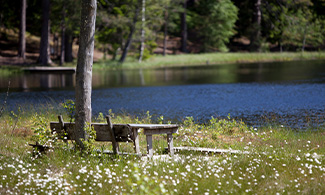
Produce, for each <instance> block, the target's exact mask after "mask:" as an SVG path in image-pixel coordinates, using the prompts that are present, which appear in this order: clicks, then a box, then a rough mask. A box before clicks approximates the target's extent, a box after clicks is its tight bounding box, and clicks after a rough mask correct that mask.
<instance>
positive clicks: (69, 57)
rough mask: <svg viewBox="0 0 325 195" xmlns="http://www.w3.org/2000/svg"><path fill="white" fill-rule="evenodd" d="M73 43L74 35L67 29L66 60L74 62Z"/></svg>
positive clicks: (65, 42)
mask: <svg viewBox="0 0 325 195" xmlns="http://www.w3.org/2000/svg"><path fill="white" fill-rule="evenodd" d="M72 43H73V37H72V33H71V32H70V31H65V38H64V44H65V46H64V48H65V50H64V60H65V62H72V61H73V56H72Z"/></svg>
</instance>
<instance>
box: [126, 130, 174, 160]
mask: <svg viewBox="0 0 325 195" xmlns="http://www.w3.org/2000/svg"><path fill="white" fill-rule="evenodd" d="M127 125H128V126H129V127H130V128H131V129H132V132H133V136H134V146H135V152H136V153H137V154H140V147H139V137H138V131H139V129H143V134H144V135H146V140H147V154H148V156H149V157H150V158H151V157H152V156H153V149H152V135H157V134H167V144H168V152H169V154H170V155H171V156H173V155H174V148H173V147H174V146H173V133H177V130H178V125H175V124H127Z"/></svg>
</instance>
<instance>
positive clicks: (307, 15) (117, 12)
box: [0, 0, 325, 65]
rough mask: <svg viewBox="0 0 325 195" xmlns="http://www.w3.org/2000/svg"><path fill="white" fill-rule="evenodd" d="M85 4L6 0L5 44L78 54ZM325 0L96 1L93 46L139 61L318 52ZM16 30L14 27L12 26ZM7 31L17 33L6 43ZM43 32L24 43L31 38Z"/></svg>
mask: <svg viewBox="0 0 325 195" xmlns="http://www.w3.org/2000/svg"><path fill="white" fill-rule="evenodd" d="M80 10H81V3H80V2H79V1H77V0H66V1H64V0H43V1H42V3H41V2H40V1H37V0H11V1H6V0H1V7H0V29H1V31H0V33H1V34H0V40H1V50H5V49H7V48H8V47H12V48H15V49H16V50H17V52H18V56H20V57H21V58H25V52H26V50H27V51H30V50H33V51H35V50H37V51H38V53H39V55H38V58H37V62H38V63H40V64H43V65H48V64H50V63H52V60H55V61H57V62H59V63H60V64H63V63H65V62H72V61H73V59H74V58H75V57H76V56H75V55H74V54H73V46H74V45H78V36H79V30H80V25H79V23H80ZM323 10H325V0H254V1H249V0H173V1H171V0H98V1H97V16H96V34H95V48H96V49H97V50H98V51H100V52H102V53H103V54H104V55H103V58H104V59H111V60H115V61H118V62H121V63H123V62H124V61H125V59H126V57H127V56H132V57H133V58H134V60H137V61H139V62H141V61H142V60H146V59H148V58H150V57H151V56H152V55H157V54H160V55H168V54H184V53H211V52H273V51H277V52H283V51H305V50H308V51H319V50H323V49H324V46H325V42H324V40H325V31H324V28H325V12H324V11H323ZM10 30H12V31H10ZM8 32H15V33H17V34H18V36H17V40H16V42H15V43H14V44H13V43H10V44H11V45H10V44H9V43H8V42H6V41H7V40H8V39H9V38H8V36H9V34H10V33H8ZM30 36H37V37H41V40H40V44H39V45H37V46H35V45H34V46H33V48H30V47H31V46H26V40H25V39H26V37H30Z"/></svg>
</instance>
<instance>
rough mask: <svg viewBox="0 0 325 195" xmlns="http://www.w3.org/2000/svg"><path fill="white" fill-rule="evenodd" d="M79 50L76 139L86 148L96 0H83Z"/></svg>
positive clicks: (89, 116)
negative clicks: (84, 141)
mask: <svg viewBox="0 0 325 195" xmlns="http://www.w3.org/2000/svg"><path fill="white" fill-rule="evenodd" d="M81 6H82V7H81V23H80V24H81V25H80V35H79V51H78V62H77V71H76V127H75V140H76V143H77V144H78V146H79V147H80V148H81V149H84V144H83V142H82V140H88V135H87V132H86V131H85V130H86V128H89V126H88V125H89V124H90V123H91V91H92V86H91V81H92V66H93V55H94V36H95V23H96V9H97V2H96V0H82V4H81Z"/></svg>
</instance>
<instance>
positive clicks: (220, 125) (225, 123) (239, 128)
mask: <svg viewBox="0 0 325 195" xmlns="http://www.w3.org/2000/svg"><path fill="white" fill-rule="evenodd" d="M209 129H211V130H212V131H213V130H214V131H217V132H219V133H220V134H225V135H240V134H242V133H245V132H246V131H251V130H252V128H250V127H248V126H247V125H246V124H245V123H244V122H243V121H236V120H235V119H231V117H230V115H228V117H227V119H217V118H214V117H211V119H210V124H209Z"/></svg>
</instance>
